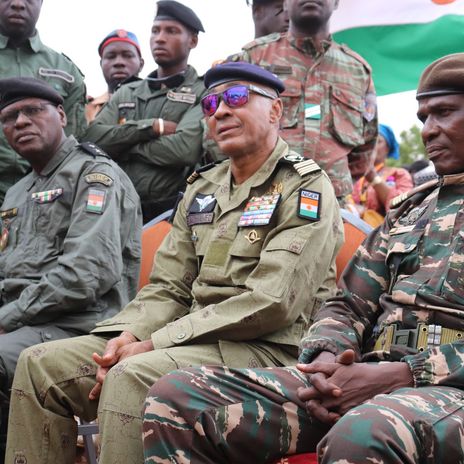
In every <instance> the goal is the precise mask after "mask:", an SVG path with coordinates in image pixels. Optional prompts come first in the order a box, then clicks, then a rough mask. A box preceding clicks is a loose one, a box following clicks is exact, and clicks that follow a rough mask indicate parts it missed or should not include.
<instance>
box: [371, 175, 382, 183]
mask: <svg viewBox="0 0 464 464" xmlns="http://www.w3.org/2000/svg"><path fill="white" fill-rule="evenodd" d="M382 182H383V179H382V178H381V177H380V176H378V175H377V176H375V177H374V178H373V179H372V182H371V185H372V186H374V185H377V184H381V183H382Z"/></svg>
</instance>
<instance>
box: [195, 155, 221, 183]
mask: <svg viewBox="0 0 464 464" xmlns="http://www.w3.org/2000/svg"><path fill="white" fill-rule="evenodd" d="M223 161H224V160H217V161H214V163H209V164H205V165H204V166H201V167H200V168H198V169H196V170H195V171H193V172H192V174H190V176H188V177H187V181H186V182H187V184H193V183H194V182H195V181H196V180H197V179H198V178H199V177H200V174H201V173H202V172H206V171H209V170H210V169H212V168H214V166H217V165H218V164H220V163H222V162H223Z"/></svg>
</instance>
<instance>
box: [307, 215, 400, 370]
mask: <svg viewBox="0 0 464 464" xmlns="http://www.w3.org/2000/svg"><path fill="white" fill-rule="evenodd" d="M390 227H391V223H390V219H389V218H388V217H387V219H386V220H385V223H384V224H383V226H382V227H381V228H379V229H376V230H375V231H374V232H372V233H371V234H370V235H369V237H368V238H367V239H366V240H365V242H364V243H363V244H362V245H361V246H360V247H359V248H358V250H357V252H356V254H355V256H354V257H353V259H352V260H351V261H350V263H349V265H348V266H347V268H346V269H345V271H344V272H343V274H342V276H341V278H340V280H339V283H338V284H339V286H340V287H341V289H342V292H343V293H342V295H341V296H339V297H336V298H331V299H329V300H327V301H326V303H325V304H324V306H323V307H322V309H321V310H320V311H319V313H318V315H317V317H316V320H315V322H314V324H313V325H312V326H311V328H310V329H309V332H308V336H307V337H305V338H303V340H302V341H301V346H300V348H301V354H300V358H299V360H300V362H303V363H309V362H311V360H312V359H313V358H314V357H315V356H317V354H318V353H320V352H321V351H330V352H332V353H334V354H338V353H341V352H342V351H344V350H346V349H348V348H351V349H353V350H354V352H355V353H356V355H357V357H358V359H359V358H360V357H361V349H362V345H363V340H364V339H366V337H368V336H369V335H370V333H371V332H372V329H373V325H374V324H375V322H376V320H377V317H378V313H379V311H380V307H379V304H378V301H379V298H380V296H381V295H382V293H384V292H386V291H387V290H388V287H389V283H390V273H389V270H388V267H387V266H386V265H385V258H386V253H387V241H388V230H389V228H390ZM348 289H349V290H348Z"/></svg>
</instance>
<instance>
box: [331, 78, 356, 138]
mask: <svg viewBox="0 0 464 464" xmlns="http://www.w3.org/2000/svg"><path fill="white" fill-rule="evenodd" d="M329 99H330V110H329V111H330V122H331V124H330V130H331V132H332V134H333V135H334V137H335V138H336V139H337V140H338V141H339V142H341V143H343V144H344V145H348V146H350V147H357V146H359V145H363V144H364V134H363V132H364V121H363V112H364V100H363V98H362V97H361V96H359V95H356V94H355V93H353V92H352V91H351V90H350V89H344V88H333V87H331V88H330V90H329Z"/></svg>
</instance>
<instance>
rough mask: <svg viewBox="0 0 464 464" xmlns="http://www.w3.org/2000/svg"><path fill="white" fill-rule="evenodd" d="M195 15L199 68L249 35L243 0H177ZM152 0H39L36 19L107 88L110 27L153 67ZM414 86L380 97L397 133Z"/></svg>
mask: <svg viewBox="0 0 464 464" xmlns="http://www.w3.org/2000/svg"><path fill="white" fill-rule="evenodd" d="M180 1H181V2H182V3H184V4H185V5H187V6H189V7H190V8H192V9H193V10H195V12H196V13H197V15H198V16H199V17H200V19H201V21H202V23H203V26H204V28H205V31H206V33H205V34H203V33H200V39H199V45H198V47H197V48H196V49H195V50H194V51H193V52H192V54H191V55H190V63H191V64H192V65H193V66H194V67H195V68H196V69H197V71H198V72H199V73H201V74H203V73H204V72H205V71H206V70H207V69H208V68H209V67H210V65H211V63H212V62H213V61H215V60H217V59H221V58H225V57H226V56H228V55H230V54H232V53H234V52H237V51H239V50H240V48H241V47H242V45H244V44H245V43H247V42H249V41H250V40H252V39H253V35H254V29H253V22H252V20H251V9H250V7H248V6H247V5H246V1H245V0H180ZM155 4H156V1H154V0H129V1H127V0H44V2H43V7H42V12H41V16H40V19H39V22H38V25H37V28H38V30H39V33H40V36H41V38H42V40H43V41H44V43H45V44H46V45H48V46H50V47H52V48H54V49H55V50H57V51H60V52H63V53H65V54H66V55H68V56H69V57H70V58H71V59H72V60H73V61H74V62H75V63H76V64H77V65H78V66H79V68H80V69H81V70H82V72H83V73H84V75H85V81H86V84H87V89H88V93H89V95H92V96H98V95H100V94H101V93H103V92H104V91H105V89H106V84H105V81H104V79H103V76H102V74H101V70H100V65H99V60H100V57H99V56H98V52H97V48H98V44H99V43H100V42H101V40H102V39H103V38H104V37H105V36H106V35H107V34H108V33H109V32H111V31H112V30H114V29H119V28H122V29H128V30H130V31H132V32H134V33H135V34H136V35H137V37H138V38H139V41H140V44H141V48H142V54H143V56H144V59H145V68H144V70H143V72H142V74H141V76H142V77H144V76H146V75H147V74H148V73H149V72H151V71H153V70H154V69H155V68H156V65H155V63H154V61H153V58H152V57H151V53H150V48H149V38H150V30H151V24H152V21H153V16H154V11H155ZM415 113H416V102H415V99H414V92H407V93H403V94H397V95H393V96H386V97H381V98H380V99H379V119H380V122H383V123H385V124H389V125H391V126H392V127H393V128H394V130H395V132H396V133H397V135H398V136H399V132H400V131H401V130H404V129H409V127H411V126H412V125H413V124H415V123H416V121H417V120H416V117H415Z"/></svg>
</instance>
